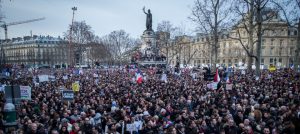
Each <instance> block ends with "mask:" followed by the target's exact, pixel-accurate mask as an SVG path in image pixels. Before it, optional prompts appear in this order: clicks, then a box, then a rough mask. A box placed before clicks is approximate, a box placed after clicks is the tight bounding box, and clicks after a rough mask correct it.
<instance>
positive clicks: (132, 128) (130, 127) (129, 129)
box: [126, 123, 138, 132]
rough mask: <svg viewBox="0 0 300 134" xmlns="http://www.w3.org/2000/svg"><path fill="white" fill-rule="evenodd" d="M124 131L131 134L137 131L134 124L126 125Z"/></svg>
mask: <svg viewBox="0 0 300 134" xmlns="http://www.w3.org/2000/svg"><path fill="white" fill-rule="evenodd" d="M126 131H129V132H133V131H138V130H137V128H136V126H135V124H134V123H133V124H126Z"/></svg>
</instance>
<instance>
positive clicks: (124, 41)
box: [102, 30, 136, 64]
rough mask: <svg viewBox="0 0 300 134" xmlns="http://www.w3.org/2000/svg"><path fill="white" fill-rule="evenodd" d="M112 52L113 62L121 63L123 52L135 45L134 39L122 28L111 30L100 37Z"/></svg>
mask: <svg viewBox="0 0 300 134" xmlns="http://www.w3.org/2000/svg"><path fill="white" fill-rule="evenodd" d="M102 40H103V42H104V43H105V45H106V46H107V47H108V49H109V51H110V53H111V54H112V60H113V61H114V63H118V64H121V63H122V60H123V58H124V55H123V54H124V53H125V52H127V51H129V50H131V49H133V48H134V47H135V46H136V40H135V39H132V38H131V37H130V36H129V34H128V33H126V32H125V31H124V30H118V31H113V32H111V33H110V34H109V35H106V36H104V37H103V38H102Z"/></svg>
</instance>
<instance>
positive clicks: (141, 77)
mask: <svg viewBox="0 0 300 134" xmlns="http://www.w3.org/2000/svg"><path fill="white" fill-rule="evenodd" d="M135 76H136V83H138V84H141V83H142V82H143V76H142V73H141V71H140V70H139V69H138V70H137V72H136V73H135Z"/></svg>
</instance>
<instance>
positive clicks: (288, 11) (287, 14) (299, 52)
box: [271, 0, 300, 68]
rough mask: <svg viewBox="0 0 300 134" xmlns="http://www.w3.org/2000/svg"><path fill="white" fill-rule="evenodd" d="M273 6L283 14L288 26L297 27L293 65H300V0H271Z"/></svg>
mask: <svg viewBox="0 0 300 134" xmlns="http://www.w3.org/2000/svg"><path fill="white" fill-rule="evenodd" d="M271 2H272V3H273V4H274V5H275V8H276V9H278V10H279V11H280V13H281V14H282V15H283V16H284V18H285V20H286V22H287V24H288V26H289V27H290V28H294V29H297V31H298V34H297V45H296V51H295V56H294V66H295V67H296V68H299V67H300V34H299V32H300V1H299V0H285V1H282V0H271Z"/></svg>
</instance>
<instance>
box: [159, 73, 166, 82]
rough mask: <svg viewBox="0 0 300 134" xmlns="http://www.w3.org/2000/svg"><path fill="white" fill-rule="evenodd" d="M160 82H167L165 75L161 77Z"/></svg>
mask: <svg viewBox="0 0 300 134" xmlns="http://www.w3.org/2000/svg"><path fill="white" fill-rule="evenodd" d="M161 81H164V82H165V83H167V82H168V81H167V74H165V73H164V74H162V75H161Z"/></svg>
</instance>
